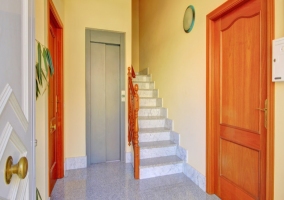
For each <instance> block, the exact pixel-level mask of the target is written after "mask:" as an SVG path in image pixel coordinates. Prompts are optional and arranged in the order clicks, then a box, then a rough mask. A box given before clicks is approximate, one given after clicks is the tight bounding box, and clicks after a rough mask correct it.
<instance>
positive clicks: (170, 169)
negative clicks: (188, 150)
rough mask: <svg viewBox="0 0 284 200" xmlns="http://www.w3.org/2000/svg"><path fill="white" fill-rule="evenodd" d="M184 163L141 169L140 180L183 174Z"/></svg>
mask: <svg viewBox="0 0 284 200" xmlns="http://www.w3.org/2000/svg"><path fill="white" fill-rule="evenodd" d="M182 170H183V163H177V164H169V165H161V166H150V167H140V179H145V178H152V177H157V176H165V175H170V174H177V173H182Z"/></svg>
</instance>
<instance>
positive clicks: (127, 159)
mask: <svg viewBox="0 0 284 200" xmlns="http://www.w3.org/2000/svg"><path fill="white" fill-rule="evenodd" d="M125 163H132V154H131V152H125Z"/></svg>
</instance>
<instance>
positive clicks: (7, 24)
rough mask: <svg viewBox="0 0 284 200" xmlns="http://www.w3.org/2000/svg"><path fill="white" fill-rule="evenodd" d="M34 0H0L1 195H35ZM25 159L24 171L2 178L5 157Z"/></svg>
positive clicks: (13, 160)
mask: <svg viewBox="0 0 284 200" xmlns="http://www.w3.org/2000/svg"><path fill="white" fill-rule="evenodd" d="M33 11H34V7H33V0H24V1H23V0H1V1H0V63H1V64H0V199H12V200H14V199H24V200H30V199H35V194H36V193H35V168H34V163H35V161H34V159H35V156H34V145H35V142H34V130H35V129H34V126H35V124H34V117H35V106H34V105H35V74H34V73H35V62H34V55H33V48H34V42H35V39H34V26H33V21H34V16H33ZM9 156H11V157H12V163H13V164H17V163H18V162H19V160H20V158H22V157H25V158H26V159H27V166H28V170H27V174H26V176H25V177H22V178H19V176H18V175H17V174H14V175H13V176H12V177H11V180H10V181H7V182H6V181H5V178H4V177H5V171H6V161H7V158H8V157H9Z"/></svg>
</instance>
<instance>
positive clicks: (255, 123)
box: [220, 15, 261, 133]
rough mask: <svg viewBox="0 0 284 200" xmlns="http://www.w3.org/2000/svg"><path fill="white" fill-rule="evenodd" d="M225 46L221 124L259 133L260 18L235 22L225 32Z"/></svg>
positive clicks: (222, 70) (242, 19)
mask: <svg viewBox="0 0 284 200" xmlns="http://www.w3.org/2000/svg"><path fill="white" fill-rule="evenodd" d="M224 18H225V19H227V18H231V20H232V21H233V20H234V19H235V18H234V16H231V15H228V16H226V17H224ZM222 20H223V19H222ZM221 43H222V49H221V65H222V66H221V86H220V87H221V94H220V95H221V102H220V106H221V108H220V109H221V116H220V117H221V124H226V125H229V126H233V127H236V128H239V129H246V130H248V131H251V132H256V133H259V119H260V117H259V116H260V112H259V111H258V110H256V108H258V107H260V105H261V102H260V95H261V93H260V78H261V77H260V67H261V65H260V17H259V15H256V16H253V17H248V18H239V19H237V20H236V21H233V24H232V25H231V26H230V27H228V28H227V29H225V30H221Z"/></svg>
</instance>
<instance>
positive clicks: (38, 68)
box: [36, 63, 42, 85]
mask: <svg viewBox="0 0 284 200" xmlns="http://www.w3.org/2000/svg"><path fill="white" fill-rule="evenodd" d="M36 79H37V80H38V83H39V85H42V77H41V68H40V66H39V63H36Z"/></svg>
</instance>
